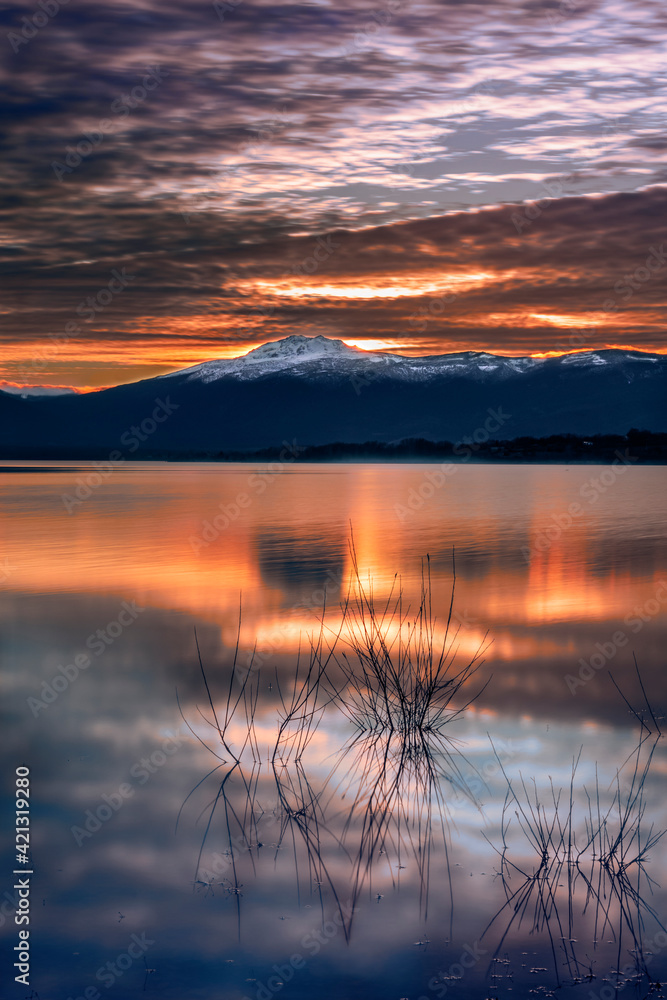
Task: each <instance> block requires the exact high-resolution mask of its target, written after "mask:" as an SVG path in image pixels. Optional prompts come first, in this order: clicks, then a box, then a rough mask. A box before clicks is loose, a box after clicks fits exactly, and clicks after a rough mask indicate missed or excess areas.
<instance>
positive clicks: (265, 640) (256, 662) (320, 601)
mask: <svg viewBox="0 0 667 1000" xmlns="http://www.w3.org/2000/svg"><path fill="white" fill-rule="evenodd" d="M342 582H343V571H342V570H340V571H339V572H338V573H334V572H333V571H332V570H330V569H329V570H327V573H326V577H325V579H324V581H323V586H321V587H317V588H316V589H315V590H313V591H311V593H310V594H309V595H308V597H307V598H306V599H305V600H303V601H297V602H296V604H293V605H292V607H291V608H290V609H289V610H290V611H301V610H306V611H321V610H322V608H323V607H324V606H325V603H326V600H327V588H328V586H329V585H331V589H333V590H334V591H338V590H339V589H340V587H341V585H342ZM292 635H293V627H292V624H291V622H290V620H289V618H288V617H287V615H286V614H284V615H283V616H282V621H281V624H280V625H277V626H276V627H275V628H274V629H273V631H272V632H271V633H270V634H269V635H265V636H263V637H262V645H261V646H259V647H258V646H255V647H254V649H252V650H250V651H249V652H248V654H247V656H246V664H245V666H244V667H242V666H241V665H240V664H238V663H237V665H236V671H235V676H236V679H237V680H238V681H239V682H240V683H241V684H242V683H243V682H244V681H245V680H246V678H247V677H248V676H249V675H250V674H255V673H257V671H258V670H260V669H261V667H262V666H263V664H264V663H265V662H266V661H267V660H268V659H270V658H271V657H272V656H274V655H275V654H276V653H277V652H278V651H279V650H280V649H282V647H283V646H284V645H285V643H286V642H287V641H288V640H289V639H290V638H291V637H292Z"/></svg>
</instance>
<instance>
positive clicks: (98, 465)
mask: <svg viewBox="0 0 667 1000" xmlns="http://www.w3.org/2000/svg"><path fill="white" fill-rule="evenodd" d="M154 402H155V408H154V409H153V411H152V413H151V415H150V416H149V417H144V419H143V420H142V421H140V423H138V424H133V425H132V426H131V427H128V429H127V430H126V431H123V433H122V434H121V436H120V443H121V444H122V445H123V446H124V447H125V448H127V450H128V451H129V452H130V453H133V452H135V451H137V449H138V448H139V447H140V446H141V445H142V444H144V443H145V442H146V441H148V439H149V437H150V436H151V434H154V433H155V431H156V430H157V429H158V427H159V426H160V424H163V423H164V422H165V421H166V420H168V419H169V417H170V416H171V414H172V413H174V412H175V411H176V410H179V409H180V403H172V402H171V400H170V399H169V396H167V398H166V399H159V398H157V399H155V400H154ZM126 461H127V459H126V458H125V456H124V455H123V453H122V452H121V451H118V449H114V450H113V451H112V452H110V453H109V457H108V458H107V459H105V460H102V461H95V462H93V463H92V464H93V469H94V471H93V472H89V473H87V474H86V475H84V476H77V478H76V480H75V482H76V484H77V486H76V489H75V490H74V492H73V493H61V495H60V499H61V500H62V502H63V506H64V507H65V510H66V511H67V513H68V514H72V513H74V511H75V509H76V508H77V507H80V506H81V504H82V503H83V502H84V501H85V500H88V498H89V497H91V496H92V495H93V493H94V491H95V490H97V489H99V487H100V486H101V485H102V484H103V483H105V482H106V481H107V480H108V478H109V476H111V475H113V473H114V472H115V471H116V469H118V468H120V466H122V465H124V464H125V462H126Z"/></svg>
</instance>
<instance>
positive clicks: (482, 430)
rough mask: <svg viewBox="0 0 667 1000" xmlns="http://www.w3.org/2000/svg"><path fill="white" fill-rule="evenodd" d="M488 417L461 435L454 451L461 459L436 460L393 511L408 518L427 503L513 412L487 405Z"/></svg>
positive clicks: (400, 518) (510, 417)
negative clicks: (437, 461) (438, 461)
mask: <svg viewBox="0 0 667 1000" xmlns="http://www.w3.org/2000/svg"><path fill="white" fill-rule="evenodd" d="M486 412H487V413H488V417H487V418H486V420H485V421H484V423H483V424H482V426H480V427H477V428H476V429H475V430H474V431H473V432H472V434H467V435H466V436H465V437H463V438H461V440H460V441H458V442H457V443H456V444H455V445H454V447H453V448H452V451H453V453H454V454H455V455H457V456H458V457H460V458H461V461H460V462H443V463H442V464H441V465H438V464H436V465H435V467H434V468H433V469H429V471H428V472H426V473H425V474H424V479H423V480H422V482H421V483H420V485H419V486H417V487H411V488H410V490H408V494H407V496H406V499H405V504H400V503H397V504H394V513H395V514H396V517H397V518H398V519H399V521H405V519H406V518H407V517H409V516H410V515H411V514H414V513H415V512H416V511H418V510H421V509H422V507H423V506H424V504H425V503H427V502H428V501H429V500H431V499H432V498H433V497H434V496H435V493H436V491H437V490H439V489H442V487H443V486H444V485H445V483H446V482H447V479H448V478H450V477H451V476H453V475H455V474H456V471H457V469H459V468H460V466H461V465H463V464H464V463H465V462H469V461H470V459H471V458H472V456H473V455H474V453H475V452H476V451H479V449H480V448H481V447H482V445H483V444H485V443H486V442H487V441H489V440H490V439H491V435H492V434H497V432H498V431H499V430H500V428H501V427H503V426H504V424H506V423H507V421H508V420H511V419H512V414H511V413H503V408H502V406H499V407H498V409H497V410H492V409H490V408H489V409H488V410H487V411H486Z"/></svg>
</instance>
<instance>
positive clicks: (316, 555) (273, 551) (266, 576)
mask: <svg viewBox="0 0 667 1000" xmlns="http://www.w3.org/2000/svg"><path fill="white" fill-rule="evenodd" d="M255 548H256V551H257V565H258V567H259V571H260V573H261V577H262V582H263V583H264V585H265V586H266V587H267V588H274V589H276V590H280V591H282V592H283V594H284V595H286V598H285V599H287V595H288V596H289V598H290V599H291V598H292V597H294V598H295V599H296V597H297V596H298V597H300V598H301V599H304V598H310V601H309V603H310V604H314V605H315V606H318V607H321V606H322V603H323V600H324V596H323V594H320V592H321V591H322V589H323V588H325V589H326V594H327V596H328V600H332V599H333V600H337V599H338V595H339V593H340V588H341V584H342V583H343V579H344V572H345V565H346V559H345V548H346V541H345V537H344V535H342V534H341V541H340V546H335V545H332V539H331V535H330V533H329V532H328V531H322V532H321V533H317V532H316V531H312V533H307V532H306V531H301V532H299V534H298V535H297V534H296V532H293V531H288V530H285V529H282V530H278V529H277V528H276V529H274V530H266V529H264V530H261V531H260V532H259V533H258V535H257V538H256V539H255ZM313 595H315V596H313Z"/></svg>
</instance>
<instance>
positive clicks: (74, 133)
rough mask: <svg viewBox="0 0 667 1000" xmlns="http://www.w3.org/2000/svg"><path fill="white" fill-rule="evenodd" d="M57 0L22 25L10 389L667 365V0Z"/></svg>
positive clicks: (12, 133) (15, 29)
mask: <svg viewBox="0 0 667 1000" xmlns="http://www.w3.org/2000/svg"><path fill="white" fill-rule="evenodd" d="M42 3H43V6H40V4H39V3H38V2H37V0H35V2H34V3H33V2H31V0H27V2H25V3H11V2H10V3H9V4H8V5H6V6H5V8H4V10H3V12H2V14H0V39H2V40H1V41H0V45H4V49H5V52H4V56H5V58H4V59H3V60H2V66H3V68H2V70H0V72H1V73H2V83H3V91H4V101H3V104H2V111H1V112H0V113H1V114H2V116H3V118H4V122H3V125H4V128H3V139H2V145H3V160H4V169H3V172H2V178H1V179H0V184H1V185H2V195H1V202H0V211H1V212H2V234H3V237H2V245H1V247H0V266H1V268H2V277H3V281H2V288H3V291H2V293H1V294H2V298H1V300H0V309H1V311H2V318H3V323H2V329H1V332H0V388H2V387H3V386H4V387H10V388H11V387H12V386H17V385H44V386H70V387H77V388H81V389H90V388H95V387H100V386H106V385H115V384H119V383H123V382H131V381H135V380H137V379H141V378H148V377H151V376H153V375H158V374H162V373H164V372H167V371H173V370H176V369H178V368H183V367H186V366H188V365H192V364H196V363H198V362H200V361H206V360H209V359H212V358H218V357H231V356H235V355H240V354H244V353H246V352H247V351H248V350H251V349H252V348H254V347H257V346H259V345H260V344H262V343H265V342H267V341H270V340H277V339H280V338H281V337H285V336H288V335H291V334H302V335H305V336H315V335H324V336H329V337H335V338H339V339H342V340H344V341H345V342H346V343H349V344H353V345H356V346H360V347H367V348H369V349H381V350H388V351H392V352H397V353H401V354H407V355H425V354H442V353H447V352H453V351H466V350H483V351H490V352H494V353H497V354H509V355H524V354H532V355H541V354H550V353H562V352H564V351H569V350H584V349H587V350H590V349H596V348H604V347H614V346H619V347H624V348H630V349H638V350H648V351H657V352H661V353H667V334H666V333H665V308H666V304H667V290H666V289H667V285H666V283H665V276H666V275H667V243H666V242H664V240H665V220H666V219H667V163H666V160H665V154H666V153H667V129H666V128H665V115H666V111H665V109H666V108H667V100H666V97H667V58H666V56H667V53H666V45H665V42H666V40H667V7H665V4H664V2H663V0H636V2H635V0H494V2H493V3H489V2H486V3H482V2H479V3H467V2H465V0H464V2H460V0H426V2H423V0H345V2H342V0H338V2H335V0H314V2H307V3H291V2H276V0H271V2H268V0H217V2H216V3H212V2H203V0H188V2H187V3H183V2H180V3H174V2H172V0H160V2H157V0H133V2H131V3H130V2H121V0H99V2H98V0H96V2H95V3H91V2H84V0H67V2H66V3H62V2H60V0H42Z"/></svg>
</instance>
